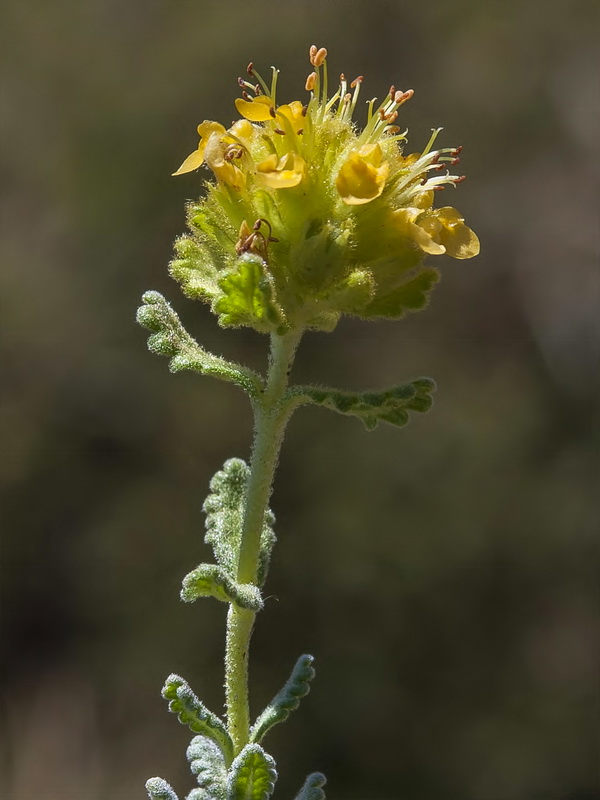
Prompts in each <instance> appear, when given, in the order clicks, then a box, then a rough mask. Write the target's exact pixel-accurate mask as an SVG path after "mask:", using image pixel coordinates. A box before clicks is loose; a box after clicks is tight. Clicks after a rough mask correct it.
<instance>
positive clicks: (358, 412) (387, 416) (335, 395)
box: [291, 378, 435, 431]
mask: <svg viewBox="0 0 600 800" xmlns="http://www.w3.org/2000/svg"><path fill="white" fill-rule="evenodd" d="M434 391H435V383H434V381H432V380H431V378H419V379H418V380H416V381H411V382H410V383H405V384H403V385H402V386H395V387H393V388H392V389H387V390H386V391H383V392H362V393H355V392H344V391H339V390H337V389H328V388H321V387H319V386H297V387H294V388H293V389H292V390H291V393H292V395H295V396H296V398H297V402H298V404H299V405H300V404H302V403H315V404H316V405H320V406H324V407H325V408H329V409H330V410H331V411H337V412H338V413H340V414H349V415H352V416H355V417H358V418H359V419H361V420H362V421H363V423H364V425H365V427H366V428H367V430H370V431H371V430H373V429H374V428H376V427H377V423H378V422H388V423H389V424H390V425H397V426H398V427H402V426H403V425H406V424H407V423H408V421H409V412H410V411H416V412H418V413H420V414H424V413H425V412H427V411H429V410H430V408H431V407H432V405H433V398H432V397H431V394H432V392H434Z"/></svg>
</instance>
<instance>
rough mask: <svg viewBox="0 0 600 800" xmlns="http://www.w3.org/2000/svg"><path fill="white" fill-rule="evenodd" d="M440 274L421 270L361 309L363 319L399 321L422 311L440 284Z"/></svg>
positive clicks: (429, 270) (431, 269)
mask: <svg viewBox="0 0 600 800" xmlns="http://www.w3.org/2000/svg"><path fill="white" fill-rule="evenodd" d="M439 278H440V273H439V271H438V270H437V269H433V268H429V269H422V270H420V271H419V272H418V273H417V275H416V276H414V277H413V278H411V279H410V280H408V281H406V283H403V284H402V285H401V286H398V287H396V288H395V289H392V291H391V292H387V293H386V294H384V295H382V296H379V297H377V296H376V297H375V299H374V300H373V301H372V302H371V303H369V304H368V305H367V306H366V307H365V308H363V309H361V310H360V312H359V315H360V316H361V317H365V318H370V317H387V318H388V319H398V318H400V317H403V316H404V314H406V312H407V311H420V310H421V309H422V308H425V306H426V305H427V303H428V300H429V293H430V292H431V290H432V289H433V287H434V286H435V284H436V283H437V282H438V280H439Z"/></svg>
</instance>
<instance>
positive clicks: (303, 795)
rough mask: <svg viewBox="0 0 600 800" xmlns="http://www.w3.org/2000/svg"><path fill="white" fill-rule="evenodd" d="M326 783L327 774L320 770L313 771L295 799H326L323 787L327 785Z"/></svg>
mask: <svg viewBox="0 0 600 800" xmlns="http://www.w3.org/2000/svg"><path fill="white" fill-rule="evenodd" d="M326 783H327V779H326V778H325V775H322V774H321V773H320V772H313V773H312V775H309V776H308V778H307V779H306V780H305V781H304V786H303V787H302V788H301V789H300V792H299V793H298V794H297V795H296V797H295V798H294V800H325V792H324V791H323V789H322V788H321V787H322V786H325V784H326Z"/></svg>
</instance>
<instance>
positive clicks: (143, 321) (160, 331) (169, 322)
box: [137, 292, 263, 397]
mask: <svg viewBox="0 0 600 800" xmlns="http://www.w3.org/2000/svg"><path fill="white" fill-rule="evenodd" d="M142 302H143V305H142V306H140V308H139V309H138V312H137V321H138V322H139V324H140V325H142V326H143V327H144V328H147V329H148V330H150V331H153V333H152V336H150V337H149V339H148V349H149V350H150V351H151V352H153V353H157V354H158V355H164V356H170V357H171V360H170V362H169V369H170V370H171V372H181V371H182V370H192V371H194V372H199V373H201V374H202V375H212V376H213V377H215V378H220V379H221V380H224V381H230V382H231V383H236V384H237V385H238V386H241V387H242V388H243V389H245V390H246V391H247V392H248V394H249V395H250V396H251V397H256V396H257V395H258V394H259V393H260V392H261V391H262V387H263V381H262V378H261V377H260V375H258V374H257V373H256V372H253V371H252V370H250V369H247V368H246V367H242V366H240V365H239V364H234V363H232V362H231V361H227V360H226V359H224V358H220V357H219V356H215V355H213V354H212V353H209V352H208V351H206V350H204V349H203V348H202V347H200V345H199V344H198V343H197V342H196V341H194V339H193V338H192V337H191V336H190V334H189V333H188V332H187V331H186V329H185V328H184V327H183V325H182V324H181V320H180V319H179V317H178V316H177V314H176V313H175V312H174V311H173V309H172V308H171V306H170V305H169V303H167V301H166V300H165V298H164V297H163V296H162V295H161V294H159V293H158V292H145V293H144V295H143V296H142Z"/></svg>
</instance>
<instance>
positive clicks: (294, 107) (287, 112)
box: [277, 100, 305, 133]
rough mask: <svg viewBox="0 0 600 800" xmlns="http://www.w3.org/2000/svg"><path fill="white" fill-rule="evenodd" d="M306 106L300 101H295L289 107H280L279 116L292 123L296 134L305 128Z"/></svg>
mask: <svg viewBox="0 0 600 800" xmlns="http://www.w3.org/2000/svg"><path fill="white" fill-rule="evenodd" d="M303 110H304V106H303V105H302V103H301V102H300V101H299V100H293V101H292V102H291V103H290V104H289V105H287V104H286V105H283V106H279V108H278V109H277V114H281V115H282V116H284V117H285V118H286V119H287V120H288V122H289V123H290V125H291V127H292V129H293V131H294V133H298V131H299V130H301V129H302V128H303V127H304V122H305V120H304V114H303V113H302V112H303Z"/></svg>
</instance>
